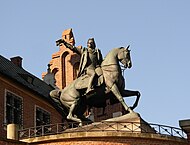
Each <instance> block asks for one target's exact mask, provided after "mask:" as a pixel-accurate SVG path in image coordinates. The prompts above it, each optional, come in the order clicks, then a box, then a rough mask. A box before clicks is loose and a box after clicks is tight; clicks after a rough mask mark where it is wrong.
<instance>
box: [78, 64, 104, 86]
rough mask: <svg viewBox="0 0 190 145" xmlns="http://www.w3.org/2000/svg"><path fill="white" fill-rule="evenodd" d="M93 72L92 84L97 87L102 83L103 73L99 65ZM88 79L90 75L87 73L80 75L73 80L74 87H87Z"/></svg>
mask: <svg viewBox="0 0 190 145" xmlns="http://www.w3.org/2000/svg"><path fill="white" fill-rule="evenodd" d="M95 72H96V76H95V78H94V81H93V86H94V87H99V86H101V85H102V84H103V83H104V77H103V73H102V70H101V68H100V67H98V68H96V70H95ZM89 79H90V76H88V75H87V74H85V75H82V76H80V77H79V78H77V80H76V82H75V88H76V89H77V90H81V89H85V88H87V87H88V82H89Z"/></svg>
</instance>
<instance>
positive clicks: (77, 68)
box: [73, 62, 79, 80]
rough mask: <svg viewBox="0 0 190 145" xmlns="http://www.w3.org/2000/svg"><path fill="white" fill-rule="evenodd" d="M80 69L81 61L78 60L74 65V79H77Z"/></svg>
mask: <svg viewBox="0 0 190 145" xmlns="http://www.w3.org/2000/svg"><path fill="white" fill-rule="evenodd" d="M78 71H79V62H76V63H75V64H74V65H73V80H75V79H76V78H77V75H78Z"/></svg>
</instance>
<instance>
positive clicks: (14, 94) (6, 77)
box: [0, 55, 62, 138]
mask: <svg viewBox="0 0 190 145" xmlns="http://www.w3.org/2000/svg"><path fill="white" fill-rule="evenodd" d="M0 63H1V65H0V97H1V101H0V122H1V124H2V127H1V128H0V136H1V137H2V138H6V136H7V125H8V124H17V125H18V126H19V129H24V128H29V127H34V126H40V125H47V124H52V123H53V124H54V123H60V122H62V113H61V112H60V111H59V110H58V109H56V108H55V107H54V106H55V104H54V102H53V101H52V100H51V98H50V97H49V91H50V90H52V89H53V88H52V87H51V86H50V85H47V84H46V83H45V82H43V81H42V80H40V79H39V78H37V77H35V76H34V75H32V74H31V73H29V72H27V71H26V70H24V69H23V68H22V58H21V57H14V58H11V61H10V60H8V59H6V58H4V57H3V56H1V55H0Z"/></svg>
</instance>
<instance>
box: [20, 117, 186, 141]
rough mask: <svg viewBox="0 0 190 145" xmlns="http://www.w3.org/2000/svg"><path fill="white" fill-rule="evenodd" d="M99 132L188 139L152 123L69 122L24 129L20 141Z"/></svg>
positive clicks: (175, 131)
mask: <svg viewBox="0 0 190 145" xmlns="http://www.w3.org/2000/svg"><path fill="white" fill-rule="evenodd" d="M97 131H99V132H100V131H101V132H104V131H107V132H109V131H112V132H113V131H115V132H129V133H153V134H162V135H168V136H175V137H180V138H187V136H186V134H185V133H184V132H183V130H181V129H180V128H176V127H171V126H166V125H159V124H152V123H136V122H107V121H106V122H98V123H92V124H88V123H86V124H85V125H83V126H78V124H77V123H74V122H67V123H58V124H50V125H42V126H37V127H31V128H26V129H22V130H20V131H19V138H20V139H27V138H33V137H40V136H45V135H55V134H61V133H72V132H97Z"/></svg>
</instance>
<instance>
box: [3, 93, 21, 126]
mask: <svg viewBox="0 0 190 145" xmlns="http://www.w3.org/2000/svg"><path fill="white" fill-rule="evenodd" d="M5 100H6V109H5V112H6V115H5V116H6V117H5V123H6V124H11V123H14V124H18V125H19V126H22V122H23V116H22V99H21V98H20V97H18V96H16V95H14V94H12V93H10V92H7V93H6V99H5Z"/></svg>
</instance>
